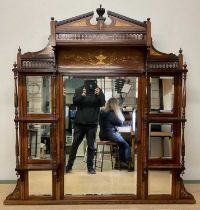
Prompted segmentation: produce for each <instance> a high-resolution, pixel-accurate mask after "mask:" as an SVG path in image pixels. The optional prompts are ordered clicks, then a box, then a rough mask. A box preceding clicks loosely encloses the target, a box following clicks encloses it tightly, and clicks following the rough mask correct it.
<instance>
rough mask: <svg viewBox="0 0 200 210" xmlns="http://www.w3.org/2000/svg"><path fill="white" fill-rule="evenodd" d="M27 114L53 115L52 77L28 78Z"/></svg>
mask: <svg viewBox="0 0 200 210" xmlns="http://www.w3.org/2000/svg"><path fill="white" fill-rule="evenodd" d="M26 88H27V112H28V113H33V114H47V113H51V77H50V76H27V77H26Z"/></svg>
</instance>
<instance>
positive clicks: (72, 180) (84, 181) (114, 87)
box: [63, 76, 138, 194]
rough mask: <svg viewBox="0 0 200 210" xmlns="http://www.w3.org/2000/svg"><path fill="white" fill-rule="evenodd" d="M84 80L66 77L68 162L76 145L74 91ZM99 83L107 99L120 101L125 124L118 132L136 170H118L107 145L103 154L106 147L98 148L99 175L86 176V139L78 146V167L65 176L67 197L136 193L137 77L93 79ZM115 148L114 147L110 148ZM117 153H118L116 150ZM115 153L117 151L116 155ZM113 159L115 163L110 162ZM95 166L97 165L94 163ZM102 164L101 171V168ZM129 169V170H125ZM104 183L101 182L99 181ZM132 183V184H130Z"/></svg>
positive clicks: (114, 158)
mask: <svg viewBox="0 0 200 210" xmlns="http://www.w3.org/2000/svg"><path fill="white" fill-rule="evenodd" d="M87 79H88V77H87V78H84V77H75V76H64V77H63V84H64V87H63V88H64V103H65V105H64V107H65V109H64V110H65V135H64V136H65V162H66V161H67V160H68V156H69V152H70V148H71V145H72V142H73V121H74V117H75V113H76V107H75V106H74V105H73V96H74V93H75V89H77V88H79V87H81V86H82V85H83V84H84V81H85V80H87ZM89 79H90V80H96V81H97V86H98V87H99V88H101V89H102V91H103V93H104V95H105V100H106V101H108V99H109V98H111V97H115V98H117V99H118V101H119V104H120V107H121V110H122V113H123V115H124V117H125V122H124V123H123V126H122V127H119V128H118V130H119V133H120V134H121V135H122V136H123V138H124V139H125V140H126V141H127V142H128V143H129V145H130V147H131V152H132V154H131V156H132V161H133V165H134V166H133V169H132V171H131V172H128V171H127V168H124V169H123V167H122V169H121V170H119V168H118V167H117V166H118V165H117V163H116V157H115V156H116V154H113V157H111V154H110V146H109V145H106V146H105V148H104V154H103V145H99V146H98V148H97V145H96V146H95V148H96V149H97V150H98V151H96V157H95V160H94V162H95V161H96V174H95V175H94V176H91V175H89V174H87V170H86V159H87V144H86V139H85V138H84V140H83V141H82V143H81V144H80V145H79V148H78V151H77V155H76V160H75V164H74V166H73V170H72V172H71V173H68V174H65V175H64V186H65V187H64V193H65V194H136V183H137V172H136V171H137V168H136V165H137V164H136V163H137V161H136V160H137V154H136V152H137V149H136V139H137V137H136V109H137V104H136V103H137V89H138V88H137V86H138V80H137V77H90V78H89ZM99 129H100V128H99V126H98V127H97V133H96V141H95V144H96V142H98V141H99ZM111 149H115V148H111ZM116 152H117V151H116ZM114 153H115V152H114ZM111 159H112V160H111ZM94 164H95V163H94ZM102 164H103V167H102V170H101V165H102ZM125 169H126V170H125ZM99 180H101V182H99ZM130 183H132V184H130Z"/></svg>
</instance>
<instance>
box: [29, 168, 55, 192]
mask: <svg viewBox="0 0 200 210" xmlns="http://www.w3.org/2000/svg"><path fill="white" fill-rule="evenodd" d="M28 178H29V196H41V195H42V196H52V171H29V172H28Z"/></svg>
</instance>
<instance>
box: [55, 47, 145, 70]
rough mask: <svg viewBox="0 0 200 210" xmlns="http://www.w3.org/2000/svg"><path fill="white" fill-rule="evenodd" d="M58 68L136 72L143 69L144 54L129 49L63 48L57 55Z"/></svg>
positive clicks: (138, 50) (137, 50)
mask: <svg viewBox="0 0 200 210" xmlns="http://www.w3.org/2000/svg"><path fill="white" fill-rule="evenodd" d="M58 66H60V67H66V68H67V67H68V68H69V67H73V66H74V67H77V66H79V67H86V66H92V67H94V66H97V67H99V68H105V66H107V67H124V68H131V69H136V70H141V69H144V52H143V51H142V50H141V49H133V48H131V47H113V48H109V47H101V48H97V47H73V48H63V49H61V50H60V51H59V54H58Z"/></svg>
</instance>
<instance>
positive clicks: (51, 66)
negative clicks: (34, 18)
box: [4, 7, 195, 205]
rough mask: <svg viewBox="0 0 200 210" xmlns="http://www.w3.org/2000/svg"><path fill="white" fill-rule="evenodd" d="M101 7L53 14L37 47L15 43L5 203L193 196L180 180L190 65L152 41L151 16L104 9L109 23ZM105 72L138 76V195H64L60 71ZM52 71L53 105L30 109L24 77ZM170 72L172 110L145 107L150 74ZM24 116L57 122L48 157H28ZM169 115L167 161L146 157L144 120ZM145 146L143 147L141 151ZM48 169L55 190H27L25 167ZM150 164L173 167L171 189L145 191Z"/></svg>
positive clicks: (162, 200)
mask: <svg viewBox="0 0 200 210" xmlns="http://www.w3.org/2000/svg"><path fill="white" fill-rule="evenodd" d="M104 12H105V10H104V8H101V7H100V8H98V9H97V13H98V15H99V16H98V17H97V24H95V25H93V24H91V23H90V20H91V18H92V17H93V15H94V13H93V12H89V13H86V14H83V15H79V16H76V17H74V18H70V19H66V20H63V21H55V20H54V18H51V34H50V38H49V44H48V45H47V46H46V47H45V48H44V49H43V50H41V51H39V52H34V53H30V52H28V53H24V54H22V53H21V49H19V50H18V54H17V63H16V64H14V68H13V72H14V83H15V127H16V172H17V175H18V176H19V178H18V180H17V185H16V188H15V190H14V191H13V193H11V194H10V195H8V196H7V198H6V200H5V201H4V204H10V205H11V204H81V203H82V204H85V203H89V204H94V203H99V204H100V203H101V204H102V203H109V204H114V203H124V204H128V203H195V199H194V197H193V196H192V195H191V194H190V193H188V192H187V191H186V189H185V187H184V184H183V180H182V179H181V174H182V173H184V170H185V160H184V158H185V139H184V128H185V122H186V119H185V107H186V74H187V66H186V65H185V64H183V54H182V50H180V51H179V55H178V56H176V55H175V54H172V53H170V54H166V53H162V52H159V51H158V50H156V49H155V48H154V47H153V45H152V41H151V22H150V19H149V18H148V19H147V21H144V22H140V21H137V20H134V19H131V18H128V17H125V16H122V15H120V14H117V13H114V12H111V11H107V14H108V17H109V18H110V19H111V24H110V25H107V24H105V18H104V17H103V14H104ZM105 74H106V75H110V76H122V75H123V76H127V75H129V76H130V75H133V76H138V77H139V100H138V115H139V119H138V124H139V126H138V135H139V136H138V139H139V140H138V174H137V177H138V179H137V194H136V195H111V196H103V195H101V196H65V197H64V151H63V142H62V141H61V139H62V138H63V136H62V135H63V134H62V132H61V131H62V130H63V119H62V111H63V103H62V102H63V101H62V100H63V99H62V94H63V93H62V91H63V88H62V87H63V83H62V77H63V75H79V76H80V75H82V76H87V75H104V76H105ZM27 75H51V78H52V113H51V114H48V115H27V113H26V100H25V99H26V93H25V92H26V90H25V77H26V76H27ZM151 76H172V77H174V79H175V98H174V101H175V102H174V103H175V104H176V106H174V110H173V112H172V113H164V114H162V113H160V114H152V113H150V110H149V107H148V100H149V99H148V91H146V90H148V89H149V78H150V77H151ZM27 122H51V123H52V124H53V129H54V134H55V135H54V145H53V157H52V161H48V162H43V161H39V162H37V164H34V163H27V162H26V161H25V160H26V158H27V153H26V152H25V151H26V149H25V147H26V145H25V143H24V141H23V139H24V138H25V133H26V132H25V126H26V124H27ZM150 122H171V123H174V124H175V132H176V137H175V140H174V141H175V144H174V145H175V146H174V158H173V159H172V160H169V161H164V162H163V161H158V160H157V161H151V160H149V158H148V143H147V142H146V140H145V139H146V138H148V129H147V128H148V124H149V123H150ZM144 154H145V155H144ZM34 170H41V171H42V170H44V171H45V170H51V171H52V177H53V179H52V186H53V189H52V192H53V193H52V196H51V197H45V196H29V195H28V172H29V171H34ZM148 170H171V172H172V193H171V195H149V196H148Z"/></svg>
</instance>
